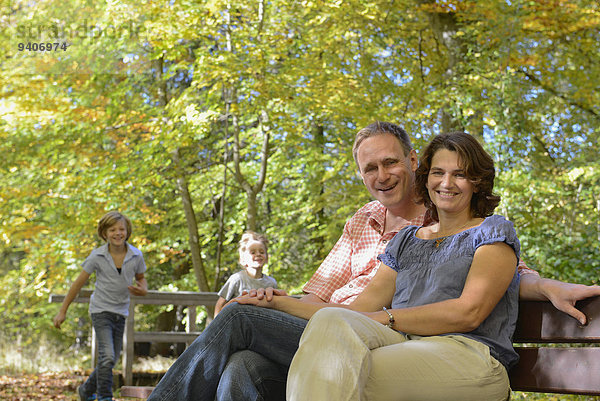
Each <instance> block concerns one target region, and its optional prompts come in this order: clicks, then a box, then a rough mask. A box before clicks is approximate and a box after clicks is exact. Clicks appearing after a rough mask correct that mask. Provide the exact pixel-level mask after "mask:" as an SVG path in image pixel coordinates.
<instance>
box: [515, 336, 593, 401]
mask: <svg viewBox="0 0 600 401" xmlns="http://www.w3.org/2000/svg"><path fill="white" fill-rule="evenodd" d="M517 352H518V353H519V355H520V357H521V360H520V361H519V364H518V365H517V366H516V367H515V368H514V369H512V370H511V371H510V385H511V388H512V389H513V390H516V391H536V392H542V393H563V394H565V393H569V394H587V395H600V348H597V347H586V348H547V347H543V348H517Z"/></svg>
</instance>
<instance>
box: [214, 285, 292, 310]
mask: <svg viewBox="0 0 600 401" xmlns="http://www.w3.org/2000/svg"><path fill="white" fill-rule="evenodd" d="M278 296H281V297H285V296H287V292H285V290H280V289H277V288H271V287H268V288H259V289H257V290H250V291H243V292H242V295H240V296H239V297H237V298H233V299H232V300H231V301H229V302H227V304H226V305H229V304H230V303H232V302H237V303H238V304H243V305H255V306H260V307H263V308H274V307H275V306H274V304H275V302H276V298H277V297H278Z"/></svg>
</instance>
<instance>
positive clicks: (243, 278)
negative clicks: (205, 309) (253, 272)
mask: <svg viewBox="0 0 600 401" xmlns="http://www.w3.org/2000/svg"><path fill="white" fill-rule="evenodd" d="M267 287H273V288H277V281H276V280H275V279H274V278H273V277H271V276H267V275H266V274H263V275H262V277H261V278H252V277H250V276H249V275H248V273H247V272H246V270H242V271H239V272H237V273H234V274H232V275H231V277H229V279H228V280H227V282H226V283H225V285H224V286H223V288H221V290H220V291H219V296H220V297H222V298H225V300H227V301H230V300H232V299H233V298H235V297H239V296H240V295H242V291H250V290H253V289H254V290H255V289H258V288H267Z"/></svg>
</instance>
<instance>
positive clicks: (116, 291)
mask: <svg viewBox="0 0 600 401" xmlns="http://www.w3.org/2000/svg"><path fill="white" fill-rule="evenodd" d="M126 245H127V253H126V254H125V259H124V260H123V266H122V267H121V273H119V272H118V270H117V266H115V262H114V261H113V258H112V256H111V255H110V253H109V251H108V244H104V245H102V246H101V247H99V248H96V249H94V250H93V251H92V253H91V254H90V256H88V257H87V259H86V260H85V261H84V262H83V270H85V271H86V272H87V273H88V274H92V273H94V272H96V283H95V284H94V285H95V289H94V292H93V293H92V296H91V298H90V313H99V312H112V313H117V314H119V315H122V316H125V317H126V316H127V315H129V290H128V289H127V287H128V286H130V285H132V284H133V283H134V278H135V275H136V274H140V273H144V272H145V271H146V263H145V262H144V257H143V256H142V252H141V251H140V250H139V249H137V248H135V247H134V246H132V245H130V244H128V243H126Z"/></svg>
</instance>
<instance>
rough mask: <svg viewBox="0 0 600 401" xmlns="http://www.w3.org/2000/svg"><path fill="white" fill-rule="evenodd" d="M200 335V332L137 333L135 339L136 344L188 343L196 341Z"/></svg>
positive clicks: (134, 334)
mask: <svg viewBox="0 0 600 401" xmlns="http://www.w3.org/2000/svg"><path fill="white" fill-rule="evenodd" d="M199 335H200V332H199V331H196V332H191V333H188V332H185V331H136V332H134V333H133V339H134V341H135V342H157V343H186V342H192V341H194V340H195V339H196V338H197V337H198V336H199Z"/></svg>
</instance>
